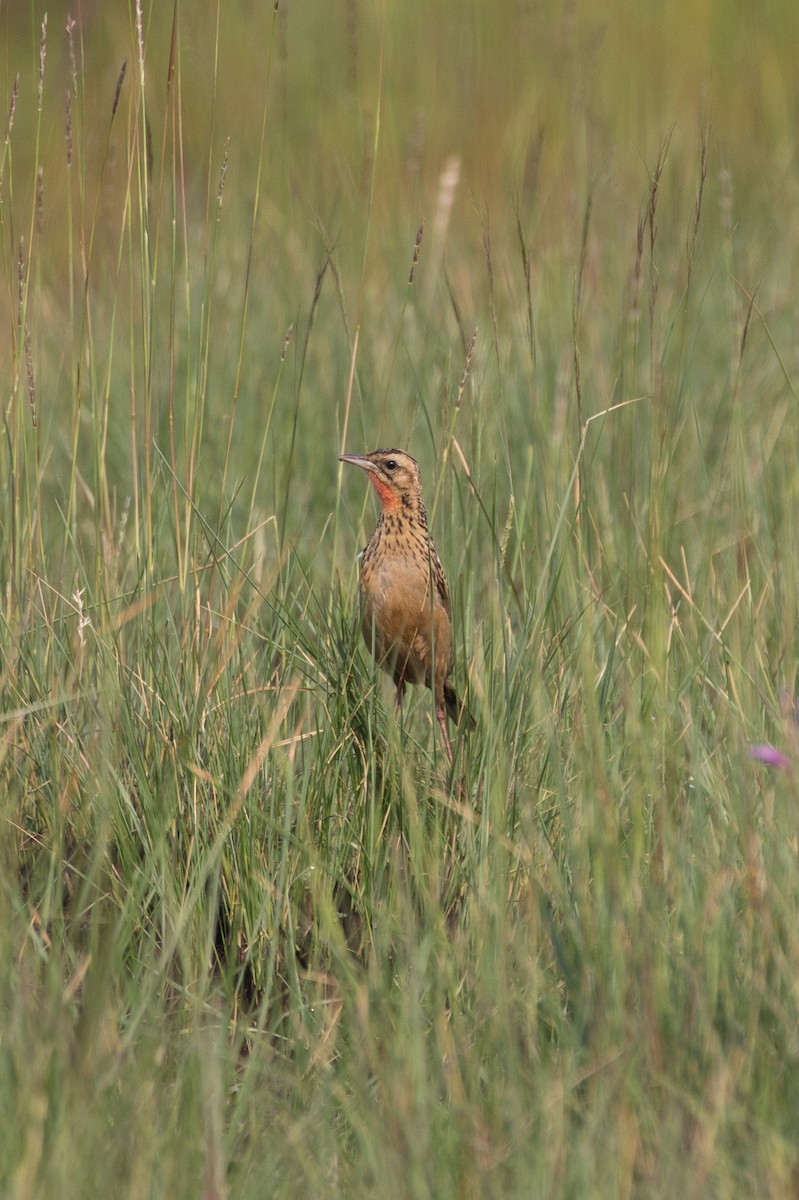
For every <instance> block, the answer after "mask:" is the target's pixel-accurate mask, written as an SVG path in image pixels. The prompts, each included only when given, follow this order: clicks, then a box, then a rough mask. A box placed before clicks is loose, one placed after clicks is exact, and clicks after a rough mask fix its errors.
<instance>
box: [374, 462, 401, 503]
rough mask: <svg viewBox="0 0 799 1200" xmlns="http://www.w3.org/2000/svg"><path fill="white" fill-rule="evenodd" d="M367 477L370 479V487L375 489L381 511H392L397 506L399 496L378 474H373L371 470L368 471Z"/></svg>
mask: <svg viewBox="0 0 799 1200" xmlns="http://www.w3.org/2000/svg"><path fill="white" fill-rule="evenodd" d="M369 479H370V480H371V483H372V487H373V488H374V489H375V491H376V492H377V494H378V496H379V498H380V507H381V508H382V510H383V512H392V511H393V509H395V508H399V502H400V501H399V496H398V495H397V493H396V492H395V491H394V489H393V488H391V487H389V485H388V484H387V483H385V482H384V481H383V480H382V479H381V478H380V476H379V475H375V473H374V472H373V471H370V472H369Z"/></svg>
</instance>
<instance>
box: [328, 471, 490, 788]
mask: <svg viewBox="0 0 799 1200" xmlns="http://www.w3.org/2000/svg"><path fill="white" fill-rule="evenodd" d="M339 459H340V461H341V462H344V463H350V464H352V466H355V467H361V469H362V470H364V471H366V473H367V475H368V477H369V482H370V483H371V484H372V487H373V488H374V489H375V492H376V493H377V498H378V500H379V501H380V517H379V519H378V522H377V525H376V526H375V530H374V532H373V534H372V536H371V537H370V538H369V541H368V542H367V544H366V546H365V548H364V549H363V551H362V552H361V554H360V556H359V557H360V560H361V568H360V580H359V591H360V602H361V631H362V633H363V637H364V641H365V642H366V645H367V646H368V647H369V649H370V650H371V651H372V653H373V655H374V658H375V661H376V662H377V663H378V665H379V666H380V667H382V669H383V670H384V671H386V672H387V673H388V674H389V675H391V676H392V677H393V680H394V685H395V687H396V689H397V706H398V707H399V705H400V704H401V703H402V697H403V695H404V692H405V686H406V684H409V683H414V684H417V683H424V684H426V686H427V687H429V688H430V690H431V691H432V692H433V695H434V698H435V709H436V719H437V720H438V724H439V726H440V728H441V732H442V734H443V736H444V746H445V747H446V751H447V757H448V759H449V762H450V765H452V763H453V753H452V743H451V741H450V737H449V730H448V728H447V716H449V717H450V718H451V719H452V720H453V721H454V722H455V724H456V725H457V724H458V723H459V722H460V720H461V718H462V717H463V716H464V715H465V716H466V719H467V721H468V723H469V725H470V726H474V720H473V719H472V717H471V716H470V715H469V714H468V713H466V710H465V708H464V707H463V706H462V705H461V703H460V702H459V700H458V697H457V695H456V692H455V689H454V687H453V686H452V684H451V683H450V681H449V676H450V672H451V671H452V608H451V605H450V599H449V587H448V586H447V577H446V575H445V574H444V568H443V567H442V566H441V560H440V559H439V557H438V553H437V552H436V548H435V545H434V544H433V539H432V537H431V536H430V531H429V528H428V525H427V512H426V510H425V506H424V498H423V495H422V476H421V473H420V471H419V464H418V463H417V461H416V459H415V458H412V457H411V455H410V454H406V452H405V451H404V450H372V451H371V453H369V454H341V455H340V456H339Z"/></svg>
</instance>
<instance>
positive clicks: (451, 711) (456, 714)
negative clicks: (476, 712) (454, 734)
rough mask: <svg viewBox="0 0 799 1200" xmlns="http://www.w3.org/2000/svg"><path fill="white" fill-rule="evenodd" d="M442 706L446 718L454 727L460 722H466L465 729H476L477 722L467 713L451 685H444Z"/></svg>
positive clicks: (464, 705)
mask: <svg viewBox="0 0 799 1200" xmlns="http://www.w3.org/2000/svg"><path fill="white" fill-rule="evenodd" d="M444 705H445V707H446V710H447V716H448V717H449V719H450V720H451V721H454V722H455V724H456V725H460V723H461V721H465V722H466V728H467V729H476V728H477V722H476V721H475V719H474V717H473V716H472V714H471V713H470V712H469V710H468V708H467V707H466V704H465V703H461V701H460V700H459V699H458V696H457V694H456V692H455V689H454V687H453V686H452V684H451V683H449V682H447V683H445V684H444Z"/></svg>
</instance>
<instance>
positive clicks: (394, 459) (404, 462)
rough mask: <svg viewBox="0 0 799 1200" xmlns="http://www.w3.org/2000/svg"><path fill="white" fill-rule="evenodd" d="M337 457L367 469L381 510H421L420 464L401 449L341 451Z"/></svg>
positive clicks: (422, 506) (422, 505) (422, 507)
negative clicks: (352, 452) (368, 451)
mask: <svg viewBox="0 0 799 1200" xmlns="http://www.w3.org/2000/svg"><path fill="white" fill-rule="evenodd" d="M340 458H341V461H342V462H345V463H352V465H353V466H355V467H362V468H363V470H364V471H366V473H367V474H368V476H369V479H370V481H371V483H372V487H373V488H374V489H375V491H376V492H377V495H378V498H379V500H380V507H381V508H382V510H383V512H393V511H394V510H395V509H402V508H405V509H409V510H410V511H416V510H418V509H420V508H421V509H422V510H424V504H423V501H422V477H421V475H420V474H419V464H418V463H417V461H416V459H415V458H411V456H410V454H406V453H405V451H404V450H373V451H372V452H371V454H342V455H340Z"/></svg>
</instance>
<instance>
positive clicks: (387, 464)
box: [383, 458, 397, 471]
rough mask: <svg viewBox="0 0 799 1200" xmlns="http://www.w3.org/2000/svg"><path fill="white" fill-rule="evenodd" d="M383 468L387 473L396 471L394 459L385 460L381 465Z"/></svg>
mask: <svg viewBox="0 0 799 1200" xmlns="http://www.w3.org/2000/svg"><path fill="white" fill-rule="evenodd" d="M383 466H384V467H385V468H386V470H387V471H396V469H397V460H396V458H387V459H386V461H385V462H384V463H383Z"/></svg>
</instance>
